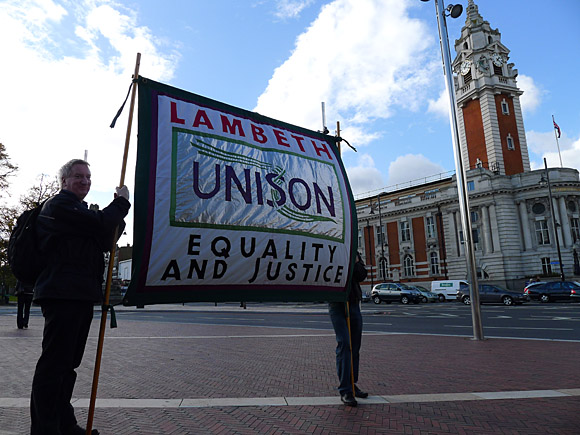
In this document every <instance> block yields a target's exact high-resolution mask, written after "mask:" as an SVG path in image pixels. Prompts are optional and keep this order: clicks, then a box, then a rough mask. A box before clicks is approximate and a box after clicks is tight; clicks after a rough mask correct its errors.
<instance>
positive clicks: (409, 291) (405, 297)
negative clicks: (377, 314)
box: [371, 282, 422, 304]
mask: <svg viewBox="0 0 580 435" xmlns="http://www.w3.org/2000/svg"><path fill="white" fill-rule="evenodd" d="M371 299H372V301H373V302H374V303H375V304H380V303H381V302H385V303H387V304H390V303H391V302H401V303H402V304H408V303H410V302H413V303H414V304H418V303H419V302H421V299H422V296H421V293H420V292H419V290H416V289H414V288H412V287H409V286H408V285H405V284H401V283H398V282H388V283H382V284H377V285H375V286H374V287H373V290H372V292H371Z"/></svg>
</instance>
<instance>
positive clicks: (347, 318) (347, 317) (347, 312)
mask: <svg viewBox="0 0 580 435" xmlns="http://www.w3.org/2000/svg"><path fill="white" fill-rule="evenodd" d="M336 136H337V137H340V121H336ZM337 146H338V154H339V156H340V154H341V153H340V142H338V143H337ZM346 326H347V327H348V346H349V347H350V380H351V383H352V395H353V396H354V395H355V391H354V358H353V357H352V332H351V329H350V304H349V302H348V301H347V302H346Z"/></svg>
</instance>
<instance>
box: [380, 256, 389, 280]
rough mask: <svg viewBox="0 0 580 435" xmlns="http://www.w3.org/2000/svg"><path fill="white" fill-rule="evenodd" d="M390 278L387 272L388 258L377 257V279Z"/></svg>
mask: <svg viewBox="0 0 580 435" xmlns="http://www.w3.org/2000/svg"><path fill="white" fill-rule="evenodd" d="M387 278H390V274H389V260H387V259H386V258H385V257H380V258H379V279H382V280H385V279H387Z"/></svg>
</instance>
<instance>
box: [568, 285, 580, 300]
mask: <svg viewBox="0 0 580 435" xmlns="http://www.w3.org/2000/svg"><path fill="white" fill-rule="evenodd" d="M574 284H578V285H579V286H580V282H578V281H574ZM570 299H571V300H573V301H574V302H580V291H578V290H576V289H572V290H570Z"/></svg>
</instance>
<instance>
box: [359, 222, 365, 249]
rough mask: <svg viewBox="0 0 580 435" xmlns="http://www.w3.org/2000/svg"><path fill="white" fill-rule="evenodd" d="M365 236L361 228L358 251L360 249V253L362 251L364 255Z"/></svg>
mask: <svg viewBox="0 0 580 435" xmlns="http://www.w3.org/2000/svg"><path fill="white" fill-rule="evenodd" d="M363 235H364V230H363V229H361V228H359V230H358V249H359V251H361V252H362V253H363V254H364V243H365V239H364V237H363Z"/></svg>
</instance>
